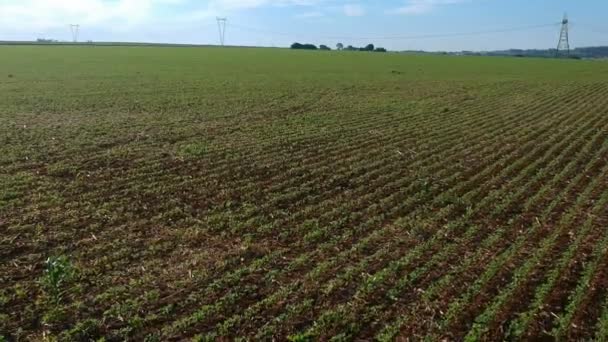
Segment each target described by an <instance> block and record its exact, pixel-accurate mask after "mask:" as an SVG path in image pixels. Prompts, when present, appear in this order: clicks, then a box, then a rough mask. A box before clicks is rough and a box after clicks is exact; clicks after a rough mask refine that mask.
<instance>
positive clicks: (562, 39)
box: [555, 14, 570, 57]
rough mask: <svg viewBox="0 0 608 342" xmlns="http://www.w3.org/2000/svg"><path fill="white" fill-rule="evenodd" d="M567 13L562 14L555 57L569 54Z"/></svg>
mask: <svg viewBox="0 0 608 342" xmlns="http://www.w3.org/2000/svg"><path fill="white" fill-rule="evenodd" d="M568 25H569V21H568V15H567V14H564V19H563V20H562V30H561V33H560V35H559V42H557V51H556V52H555V55H556V57H559V56H560V55H566V56H570V41H569V37H568Z"/></svg>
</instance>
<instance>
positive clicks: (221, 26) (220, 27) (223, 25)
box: [216, 17, 228, 46]
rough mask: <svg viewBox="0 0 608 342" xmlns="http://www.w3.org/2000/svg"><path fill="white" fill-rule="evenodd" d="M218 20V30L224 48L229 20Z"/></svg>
mask: <svg viewBox="0 0 608 342" xmlns="http://www.w3.org/2000/svg"><path fill="white" fill-rule="evenodd" d="M216 19H217V28H218V30H219V33H220V45H221V46H224V41H225V39H226V22H227V21H228V19H227V18H219V17H218V18H216Z"/></svg>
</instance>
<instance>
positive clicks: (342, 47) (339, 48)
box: [336, 43, 344, 51]
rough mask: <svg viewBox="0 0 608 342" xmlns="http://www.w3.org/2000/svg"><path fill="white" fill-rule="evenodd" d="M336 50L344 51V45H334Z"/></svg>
mask: <svg viewBox="0 0 608 342" xmlns="http://www.w3.org/2000/svg"><path fill="white" fill-rule="evenodd" d="M336 49H338V51H342V50H344V44H342V43H338V44H336Z"/></svg>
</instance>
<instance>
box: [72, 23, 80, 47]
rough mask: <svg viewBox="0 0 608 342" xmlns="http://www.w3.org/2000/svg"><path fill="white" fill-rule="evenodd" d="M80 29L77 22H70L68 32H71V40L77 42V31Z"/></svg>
mask: <svg viewBox="0 0 608 342" xmlns="http://www.w3.org/2000/svg"><path fill="white" fill-rule="evenodd" d="M79 31H80V25H79V24H70V32H72V42H74V43H78V33H79Z"/></svg>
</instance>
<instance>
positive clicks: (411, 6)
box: [394, 0, 467, 14]
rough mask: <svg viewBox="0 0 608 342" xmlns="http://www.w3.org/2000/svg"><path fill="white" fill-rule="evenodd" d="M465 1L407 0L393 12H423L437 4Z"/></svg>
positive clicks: (428, 10)
mask: <svg viewBox="0 0 608 342" xmlns="http://www.w3.org/2000/svg"><path fill="white" fill-rule="evenodd" d="M466 1H467V0H409V1H407V3H406V4H405V6H403V7H399V8H397V9H396V10H394V12H395V13H400V14H423V13H428V12H430V11H432V10H433V9H435V8H436V7H439V6H443V5H452V4H457V3H463V2H466Z"/></svg>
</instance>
